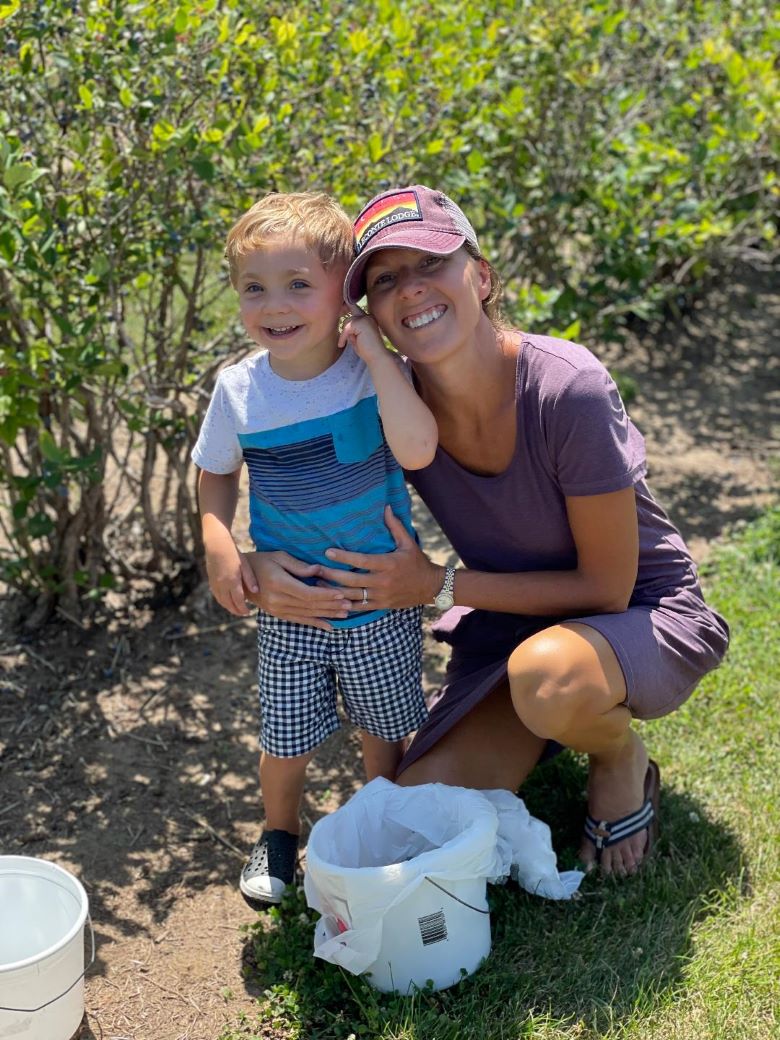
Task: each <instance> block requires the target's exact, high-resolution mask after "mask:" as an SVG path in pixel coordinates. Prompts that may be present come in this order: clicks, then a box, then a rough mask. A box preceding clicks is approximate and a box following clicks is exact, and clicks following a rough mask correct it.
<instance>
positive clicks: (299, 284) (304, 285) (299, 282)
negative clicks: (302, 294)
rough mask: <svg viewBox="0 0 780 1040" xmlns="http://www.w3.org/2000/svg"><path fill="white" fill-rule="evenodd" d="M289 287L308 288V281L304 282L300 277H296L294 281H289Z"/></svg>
mask: <svg viewBox="0 0 780 1040" xmlns="http://www.w3.org/2000/svg"><path fill="white" fill-rule="evenodd" d="M291 288H292V289H308V288H309V283H308V282H304V281H303V280H302V279H301V278H296V279H295V281H294V282H292V283H291Z"/></svg>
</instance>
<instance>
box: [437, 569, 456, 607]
mask: <svg viewBox="0 0 780 1040" xmlns="http://www.w3.org/2000/svg"><path fill="white" fill-rule="evenodd" d="M454 592H455V568H454V567H445V568H444V582H443V584H442V587H441V588H440V589H439V591H438V593H437V594H436V595H435V596H434V598H433V602H434V604H435V606H436V607H437V609H438V610H449V609H450V607H452V606H454V604H455V596H454Z"/></svg>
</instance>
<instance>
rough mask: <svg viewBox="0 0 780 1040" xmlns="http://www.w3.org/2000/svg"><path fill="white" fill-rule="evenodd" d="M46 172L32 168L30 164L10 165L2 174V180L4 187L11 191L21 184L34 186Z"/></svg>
mask: <svg viewBox="0 0 780 1040" xmlns="http://www.w3.org/2000/svg"><path fill="white" fill-rule="evenodd" d="M47 172H48V171H47V170H46V169H43V168H41V167H36V166H32V165H31V164H30V163H12V164H11V165H10V166H9V167H8V168H7V170H6V171H5V173H4V174H3V180H4V181H5V186H6V187H7V188H9V189H11V190H12V189H13V188H18V187H19V186H20V185H22V184H24V185H29V184H34V183H35V181H37V180H38V178H39V177H43V175H44V174H45V173H47Z"/></svg>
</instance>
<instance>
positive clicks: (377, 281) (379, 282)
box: [371, 271, 393, 289]
mask: <svg viewBox="0 0 780 1040" xmlns="http://www.w3.org/2000/svg"><path fill="white" fill-rule="evenodd" d="M392 280H393V276H392V275H391V274H390V272H389V271H383V272H382V273H381V274H378V275H377V276H376V277H375V278H374V279H373V280H372V282H371V288H372V289H377V288H380V287H381V286H383V285H389V284H390V282H391V281H392Z"/></svg>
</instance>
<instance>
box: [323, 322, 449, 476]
mask: <svg viewBox="0 0 780 1040" xmlns="http://www.w3.org/2000/svg"><path fill="white" fill-rule="evenodd" d="M347 343H351V344H352V348H353V350H354V351H355V353H356V354H357V355H358V357H360V358H362V359H363V361H365V363H366V365H367V367H368V370H369V372H370V373H371V378H372V380H373V382H374V386H375V387H376V393H377V397H378V399H379V411H380V413H381V415H382V426H383V427H384V431H385V437H386V438H387V443H388V444H389V445H390V450H391V451H392V453H393V455H394V456H395V457H396V459H397V460H398V462H399V464H400V465H401V466H403V468H404V469H423V468H424V467H425V466H428V465H430V463H431V462H432V461H433V457H434V455H435V454H436V445H437V444H438V442H439V430H438V428H437V426H436V420H435V419H434V417H433V414H432V413H431V411H430V409H429V408H428V406H427V405H426V404H425V403H424V402H423V401H422V399H421V398H420V397H419V396H418V394H417V393H416V391H415V389H414V387H413V386H412V384H411V382H410V381H409V380H408V379H407V378H406V376H405V374H404V373H403V371H402V370H401V367H400V365H399V364H398V362H397V360H396V359H395V357H394V355H393V354H392V353H391V352H390V351H389V350H388V349H387V348H386V347H385V345H384V343H383V342H382V337H381V335H380V334H379V329H378V328H377V326H376V323H375V322H374V320H373V318H371V317H370V316H369V315H362V316H360V317H352V318H350V320H349V321H348V322H347V324H346V325H345V326H344V331H343V332H342V333H341V336H340V338H339V346H340V347H344V346H346V344H347Z"/></svg>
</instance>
